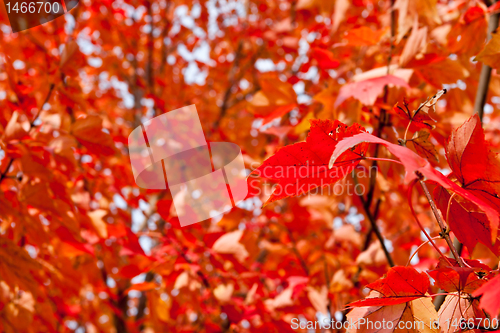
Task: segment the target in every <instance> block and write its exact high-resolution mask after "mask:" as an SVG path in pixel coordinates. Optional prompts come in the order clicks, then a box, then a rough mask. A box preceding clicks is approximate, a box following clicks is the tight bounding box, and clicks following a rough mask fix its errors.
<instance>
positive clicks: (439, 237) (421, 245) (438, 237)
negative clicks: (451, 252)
mask: <svg viewBox="0 0 500 333" xmlns="http://www.w3.org/2000/svg"><path fill="white" fill-rule="evenodd" d="M437 239H441V236H436V237H434V238H432V239H428V240H426V241H425V242H423V243H422V244H420V245H419V246H418V247H417V249H416V250H415V252H413V254H412V255H411V256H410V258H409V259H408V262H407V263H406V266H408V265H409V264H410V262H411V260H412V259H413V257H414V256H415V255H416V254H417V253H418V251H419V250H420V248H421V247H423V246H424V245H425V244H427V243H429V242H430V241H431V240H433V241H434V240H437Z"/></svg>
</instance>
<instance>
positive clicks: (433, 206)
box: [419, 179, 465, 267]
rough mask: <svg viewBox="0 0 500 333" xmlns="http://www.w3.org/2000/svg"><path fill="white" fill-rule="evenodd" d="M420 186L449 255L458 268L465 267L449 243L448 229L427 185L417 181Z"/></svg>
mask: <svg viewBox="0 0 500 333" xmlns="http://www.w3.org/2000/svg"><path fill="white" fill-rule="evenodd" d="M419 183H420V186H422V189H423V190H424V194H425V196H426V198H427V200H428V201H429V204H430V205H431V209H432V213H434V216H435V217H436V220H437V223H438V225H439V228H440V229H441V234H442V236H443V237H444V239H445V241H446V243H447V244H448V247H449V248H450V251H451V253H452V254H453V256H454V257H455V260H456V261H457V263H458V264H459V265H460V267H465V265H464V263H463V262H462V258H460V256H459V255H458V252H457V249H456V248H455V246H454V245H453V242H452V241H451V238H450V235H449V234H448V229H447V228H446V224H445V222H444V221H443V217H442V216H441V214H440V213H439V210H438V208H437V207H436V204H435V203H434V199H433V198H432V195H431V193H430V192H429V189H428V188H427V185H426V184H425V182H424V181H423V180H422V179H419Z"/></svg>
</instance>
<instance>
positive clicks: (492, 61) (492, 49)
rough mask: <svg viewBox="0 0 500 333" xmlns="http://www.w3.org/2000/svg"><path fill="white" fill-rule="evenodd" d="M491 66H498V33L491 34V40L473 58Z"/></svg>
mask: <svg viewBox="0 0 500 333" xmlns="http://www.w3.org/2000/svg"><path fill="white" fill-rule="evenodd" d="M474 60H476V61H481V62H482V63H483V64H486V65H488V66H490V67H492V68H500V66H499V65H500V34H498V33H495V34H493V36H492V38H491V40H490V41H489V42H488V44H486V46H485V47H484V49H482V50H481V52H480V53H479V54H478V55H477V56H476V58H475V59H474Z"/></svg>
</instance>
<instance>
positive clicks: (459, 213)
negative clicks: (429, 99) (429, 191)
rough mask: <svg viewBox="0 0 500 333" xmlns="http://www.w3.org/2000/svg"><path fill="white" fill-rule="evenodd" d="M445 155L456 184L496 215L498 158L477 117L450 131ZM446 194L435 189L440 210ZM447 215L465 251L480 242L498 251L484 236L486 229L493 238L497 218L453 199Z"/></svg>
mask: <svg viewBox="0 0 500 333" xmlns="http://www.w3.org/2000/svg"><path fill="white" fill-rule="evenodd" d="M446 158H447V160H448V163H449V165H450V167H451V169H452V170H453V176H454V177H456V178H457V180H458V182H459V183H460V185H461V186H462V187H463V188H464V189H466V190H467V191H468V192H469V193H472V194H474V196H476V197H477V198H479V199H481V200H482V201H484V202H487V203H488V205H489V206H490V207H493V208H495V210H496V214H497V216H498V214H499V212H500V160H499V158H498V154H495V153H493V152H492V151H491V149H490V147H489V144H488V142H487V141H486V140H485V138H484V132H483V129H482V127H481V121H480V119H479V116H477V115H474V116H472V117H471V118H469V120H468V121H466V122H465V123H464V124H463V125H462V126H460V127H459V128H457V129H456V130H455V131H454V132H453V133H452V134H451V136H450V138H449V140H448V143H447V145H446ZM449 197H450V196H449V194H447V193H444V192H439V191H437V192H436V201H438V203H439V208H440V209H441V210H442V211H443V212H446V211H448V202H449ZM449 215H450V218H449V220H450V221H448V222H449V223H450V228H451V229H452V231H453V232H455V234H456V235H457V237H458V239H459V240H460V241H461V242H463V243H464V244H465V245H466V246H467V248H468V249H469V252H472V250H473V249H474V247H475V246H476V244H477V243H478V242H481V243H484V244H485V245H486V246H488V247H489V248H490V249H492V250H493V251H494V252H495V253H498V250H499V249H498V247H493V246H492V245H491V241H490V237H484V235H485V233H487V232H489V234H490V235H491V239H493V240H495V239H496V236H497V229H498V219H489V218H488V217H487V216H486V215H485V214H484V213H483V212H478V211H477V209H476V207H474V206H471V205H469V204H468V203H467V202H463V201H459V200H456V199H455V200H452V202H451V207H450V209H449ZM488 220H489V221H488Z"/></svg>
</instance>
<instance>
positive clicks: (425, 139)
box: [408, 131, 439, 162]
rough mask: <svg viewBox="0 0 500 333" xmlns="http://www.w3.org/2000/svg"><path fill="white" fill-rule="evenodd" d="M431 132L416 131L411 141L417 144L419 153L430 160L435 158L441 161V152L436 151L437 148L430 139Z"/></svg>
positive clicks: (436, 160) (416, 147)
mask: <svg viewBox="0 0 500 333" xmlns="http://www.w3.org/2000/svg"><path fill="white" fill-rule="evenodd" d="M429 136H430V133H429V132H427V131H418V132H415V134H414V135H413V138H411V140H408V141H411V142H412V143H413V145H414V146H415V150H416V151H417V153H418V154H419V155H420V156H422V157H425V158H427V159H428V160H433V161H435V162H439V157H438V156H439V154H438V152H437V151H436V148H435V147H434V145H433V144H432V143H431V142H430V140H429Z"/></svg>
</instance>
